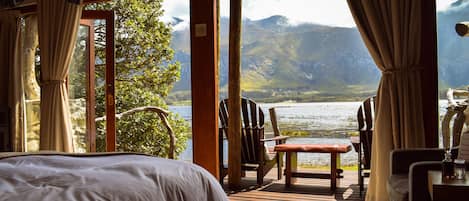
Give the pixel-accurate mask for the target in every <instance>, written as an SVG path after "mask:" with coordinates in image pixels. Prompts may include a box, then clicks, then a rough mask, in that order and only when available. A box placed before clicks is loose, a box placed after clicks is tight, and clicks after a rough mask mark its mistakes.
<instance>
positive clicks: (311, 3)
mask: <svg viewBox="0 0 469 201" xmlns="http://www.w3.org/2000/svg"><path fill="white" fill-rule="evenodd" d="M436 1H437V10H444V9H446V8H447V7H448V6H449V5H450V4H451V3H452V2H454V1H456V0H436ZM163 9H164V10H165V16H164V17H163V20H164V21H166V22H169V21H170V20H171V18H172V17H178V18H181V19H184V20H185V21H186V22H188V20H189V0H164V1H163ZM229 11H230V10H229V0H220V15H221V16H228V15H229ZM242 13H243V17H244V18H249V19H251V20H257V19H263V18H267V17H270V16H272V15H283V16H286V17H287V18H288V19H290V22H291V23H293V24H297V23H305V22H306V23H315V24H323V25H331V26H340V27H354V26H355V23H354V22H353V18H352V15H351V13H350V10H349V8H348V5H347V2H346V0H244V1H243V11H242Z"/></svg>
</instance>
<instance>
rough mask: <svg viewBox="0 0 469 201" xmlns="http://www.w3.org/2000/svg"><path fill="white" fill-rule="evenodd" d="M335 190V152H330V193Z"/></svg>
mask: <svg viewBox="0 0 469 201" xmlns="http://www.w3.org/2000/svg"><path fill="white" fill-rule="evenodd" d="M336 188H337V152H331V191H335V189H336Z"/></svg>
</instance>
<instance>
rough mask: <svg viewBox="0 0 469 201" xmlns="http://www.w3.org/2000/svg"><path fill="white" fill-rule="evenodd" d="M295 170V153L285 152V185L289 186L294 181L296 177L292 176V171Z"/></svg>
mask: <svg viewBox="0 0 469 201" xmlns="http://www.w3.org/2000/svg"><path fill="white" fill-rule="evenodd" d="M296 171H297V153H296V152H286V165H285V186H286V187H290V185H291V184H294V183H295V182H296V178H293V177H292V172H296Z"/></svg>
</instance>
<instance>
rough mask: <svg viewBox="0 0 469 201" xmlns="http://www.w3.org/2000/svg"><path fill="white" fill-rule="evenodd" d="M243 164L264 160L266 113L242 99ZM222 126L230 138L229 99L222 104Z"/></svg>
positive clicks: (247, 100) (249, 101) (246, 99)
mask: <svg viewBox="0 0 469 201" xmlns="http://www.w3.org/2000/svg"><path fill="white" fill-rule="evenodd" d="M240 115H241V122H242V123H241V124H242V129H241V163H253V164H256V163H259V162H261V161H262V160H263V154H264V145H263V143H262V142H261V139H264V112H263V111H262V109H261V108H260V107H259V106H258V105H257V103H255V102H254V101H253V100H251V99H248V98H242V99H241V114H240ZM219 117H220V126H221V130H222V131H223V132H224V134H225V136H227V137H228V135H227V133H228V132H227V131H228V118H229V114H228V99H224V100H222V101H221V102H220V109H219Z"/></svg>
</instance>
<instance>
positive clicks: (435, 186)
mask: <svg viewBox="0 0 469 201" xmlns="http://www.w3.org/2000/svg"><path fill="white" fill-rule="evenodd" d="M428 189H429V191H430V195H431V197H432V200H433V201H467V200H469V175H468V174H466V179H465V180H456V179H451V180H445V179H442V176H441V171H428Z"/></svg>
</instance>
